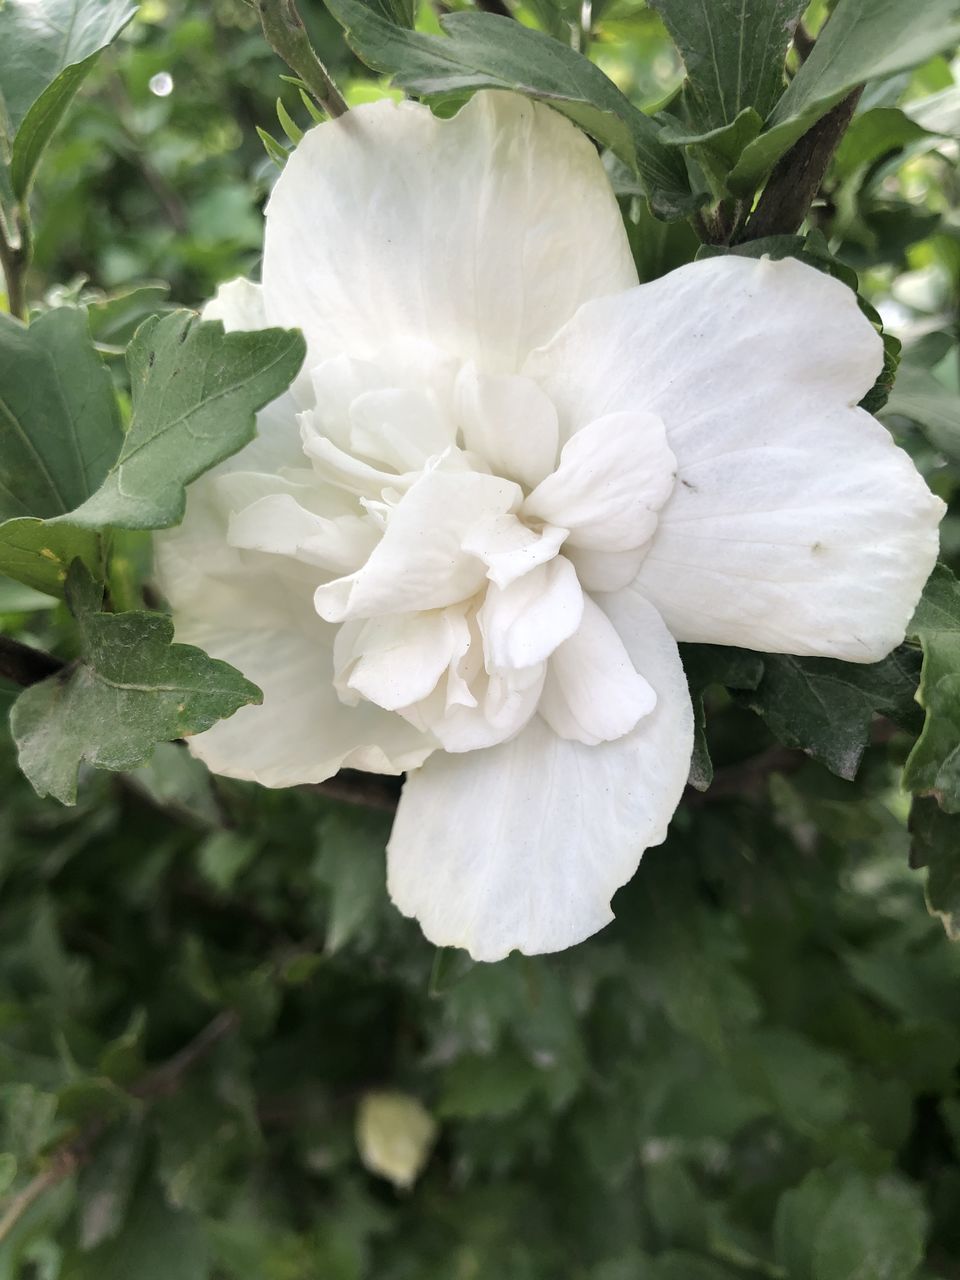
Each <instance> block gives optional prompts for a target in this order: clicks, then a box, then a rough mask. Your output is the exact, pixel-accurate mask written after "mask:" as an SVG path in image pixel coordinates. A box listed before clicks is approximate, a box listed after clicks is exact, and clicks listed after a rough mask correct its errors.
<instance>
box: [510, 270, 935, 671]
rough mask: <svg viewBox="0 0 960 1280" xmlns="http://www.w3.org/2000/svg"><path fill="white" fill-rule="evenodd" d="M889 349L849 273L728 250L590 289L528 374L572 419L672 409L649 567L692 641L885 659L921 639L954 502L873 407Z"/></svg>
mask: <svg viewBox="0 0 960 1280" xmlns="http://www.w3.org/2000/svg"><path fill="white" fill-rule="evenodd" d="M881 362H882V349H881V343H880V339H879V338H878V336H877V334H876V333H875V332H874V330H873V328H872V326H871V325H870V323H869V322H868V321H867V320H866V319H865V317H864V316H863V315H862V314H861V312H860V310H859V308H858V307H857V303H856V299H855V297H854V295H853V293H852V292H851V291H850V290H849V289H847V288H846V287H845V286H843V285H842V284H840V283H839V282H838V281H836V280H833V279H831V278H830V277H829V276H826V275H824V274H823V273H822V272H819V271H816V270H814V269H813V268H811V267H807V266H804V265H803V264H802V263H799V262H796V261H793V260H786V261H782V262H772V261H770V260H768V259H764V260H761V261H759V262H757V261H753V260H749V259H745V258H736V257H726V258H715V259H712V260H709V261H707V262H701V263H694V264H692V265H690V266H686V267H681V268H680V269H679V270H678V271H674V272H672V273H671V274H670V275H668V276H665V277H664V278H663V279H661V280H658V281H656V282H654V283H653V284H648V285H642V286H641V287H639V288H637V289H633V290H630V291H629V292H628V293H626V294H623V295H622V296H620V297H617V298H611V299H604V300H600V301H597V302H593V303H589V304H587V305H586V306H585V307H583V308H582V309H581V310H580V311H579V312H578V313H577V315H576V316H575V317H574V319H573V320H572V321H571V322H570V323H569V324H568V325H567V326H566V327H565V328H564V329H563V330H562V332H561V333H560V334H558V335H557V338H556V339H555V340H554V341H553V342H552V343H551V344H550V345H549V346H548V347H547V348H545V349H544V350H542V351H540V352H536V353H534V355H533V356H532V357H531V359H530V360H529V362H528V365H527V368H526V370H525V372H527V373H528V374H530V375H531V376H533V377H535V378H537V379H538V380H539V381H540V382H541V385H543V386H544V388H545V389H546V391H547V392H548V394H550V395H551V396H552V397H553V399H554V402H555V403H556V404H557V407H558V410H559V413H560V420H561V423H560V425H561V435H562V437H563V436H568V435H569V434H571V433H573V432H575V431H577V430H578V429H579V428H581V427H582V426H584V425H585V424H586V423H587V422H588V421H590V420H591V419H593V418H596V417H597V416H598V415H599V414H604V413H614V412H619V411H624V410H633V411H638V410H641V411H647V410H652V411H654V412H656V413H658V414H660V416H661V417H662V418H663V420H664V423H665V424H666V428H667V439H668V441H669V444H670V447H671V449H672V450H673V452H674V454H675V455H676V458H677V462H678V483H677V485H676V488H675V489H674V492H673V495H672V497H671V498H670V500H669V501H668V502H667V504H666V506H665V507H663V509H662V510H661V511H660V518H659V524H658V528H657V533H656V535H655V537H654V540H653V544H652V546H651V549H650V551H649V553H648V555H647V556H646V558H645V560H644V561H643V564H642V566H641V568H640V573H639V577H638V579H637V584H638V586H639V587H640V588H641V590H642V591H643V593H644V595H646V596H647V598H648V599H650V600H651V602H652V603H653V604H654V605H655V606H656V607H657V609H658V610H659V611H660V613H661V614H662V616H663V618H664V620H665V621H666V623H667V625H668V626H669V627H670V630H671V631H672V632H673V634H674V635H675V636H676V637H677V638H678V639H680V640H693V641H706V642H710V643H714V644H732V645H740V646H743V647H746V648H751V649H761V650H769V651H771V652H776V653H796V654H810V655H814V656H825V657H834V658H842V659H845V660H847V661H850V662H875V661H877V660H879V659H880V658H882V657H883V656H884V655H885V654H886V653H888V652H889V651H890V649H891V648H893V646H894V645H896V644H897V643H898V642H899V641H900V640H902V639H903V633H904V628H905V627H906V624H907V622H908V621H909V618H910V616H911V614H912V612H913V610H914V607H915V605H916V603H917V600H918V599H919V596H920V592H921V590H922V588H923V584H924V582H925V580H926V578H927V576H928V575H929V573H930V570H931V569H932V567H933V564H934V561H935V559H936V554H937V546H938V537H937V525H938V523H939V520H940V518H941V516H942V513H943V510H944V508H943V504H942V503H941V502H940V501H939V499H937V498H934V497H933V496H932V495H931V494H930V492H929V490H928V489H927V487H926V485H925V484H924V482H923V480H922V479H921V477H920V476H919V474H918V473H917V471H916V469H915V468H914V466H913V463H912V462H911V461H910V459H909V458H908V456H907V455H906V454H905V453H904V452H903V451H902V450H900V449H899V448H897V447H896V445H895V444H894V443H893V441H892V439H891V438H890V436H889V434H888V433H887V432H886V431H885V430H884V428H883V427H881V426H880V425H879V424H878V423H877V422H876V421H875V420H874V419H873V418H871V417H870V416H869V415H868V414H866V413H864V412H863V411H862V410H860V409H857V408H856V407H855V406H856V404H857V402H858V401H859V400H860V399H861V398H862V397H863V395H864V394H865V393H866V391H867V390H868V389H869V388H870V386H872V384H873V381H874V379H875V377H876V375H877V373H878V372H879V370H880V367H881Z"/></svg>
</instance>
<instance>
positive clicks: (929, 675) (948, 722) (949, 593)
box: [903, 565, 960, 813]
mask: <svg viewBox="0 0 960 1280" xmlns="http://www.w3.org/2000/svg"><path fill="white" fill-rule="evenodd" d="M910 634H913V635H916V636H918V637H919V639H920V642H921V644H922V645H923V671H922V674H921V677H920V689H919V692H918V694H917V699H918V701H919V702H920V705H921V706H922V707H923V709H924V710H925V712H926V719H925V720H924V724H923V732H922V733H921V735H920V738H919V740H918V742H917V744H916V746H915V747H914V748H913V750H912V751H911V753H910V756H909V758H908V760H907V763H906V765H905V767H904V771H903V785H904V786H905V787H908V788H909V789H910V790H911V791H915V792H919V793H920V794H921V795H932V796H935V797H936V799H937V800H938V801H939V803H940V805H941V806H942V808H944V809H945V810H946V811H947V813H960V583H958V582H957V580H956V578H954V576H953V574H952V573H951V572H950V571H949V569H947V568H946V566H945V565H938V566H937V568H936V570H935V571H934V573H933V574H932V576H931V578H930V580H929V582H928V583H927V586H926V589H925V591H924V594H923V598H922V599H921V601H920V604H919V606H918V607H917V611H916V614H915V615H914V618H913V621H912V622H911V624H910Z"/></svg>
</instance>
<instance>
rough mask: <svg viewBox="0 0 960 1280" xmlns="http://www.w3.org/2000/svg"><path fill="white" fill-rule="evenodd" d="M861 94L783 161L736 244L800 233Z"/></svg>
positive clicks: (838, 109)
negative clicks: (766, 237) (765, 237)
mask: <svg viewBox="0 0 960 1280" xmlns="http://www.w3.org/2000/svg"><path fill="white" fill-rule="evenodd" d="M862 93H863V85H860V86H859V87H858V88H856V89H854V90H853V92H852V93H850V94H848V95H847V96H846V97H845V98H844V99H843V101H842V102H838V103H837V105H836V106H835V107H834V108H833V110H832V111H829V112H828V113H827V114H826V115H825V116H824V117H823V119H822V120H818V121H817V123H816V124H815V125H814V126H813V128H812V129H808V130H807V132H806V133H805V134H804V135H803V137H802V138H799V139H798V140H797V141H796V142H795V143H794V145H793V146H792V147H791V148H790V150H789V151H788V152H787V153H786V155H785V156H782V157H781V158H780V160H779V161H778V162H777V164H776V166H775V168H774V170H773V173H771V175H770V177H769V179H768V180H767V185H766V186H765V187H764V189H763V195H762V196H761V197H760V200H759V202H758V204H757V207H756V209H754V211H753V213H752V214H751V215H750V219H749V221H748V222H747V224H746V226H745V227H744V229H743V231H742V232H741V234H740V235H739V236H737V237H736V238H735V241H734V243H736V244H743V243H744V242H745V241H747V240H761V239H763V237H764V236H791V235H793V234H794V233H795V232H797V231H799V229H800V225H801V223H802V222H803V220H804V218H805V217H806V216H807V214H808V212H809V211H810V206H811V205H812V204H813V201H814V198H815V196H816V194H817V192H818V191H819V190H820V183H821V182H822V181H823V175H824V174H825V173H826V171H827V165H828V164H829V163H830V161H831V159H832V158H833V153H834V152H835V151H836V149H837V147H838V146H839V144H840V139H841V138H842V137H843V135H844V133H845V132H846V129H847V125H848V124H849V123H850V121H851V119H852V118H853V113H854V111H855V110H856V108H857V103H858V102H859V101H860V95H861V94H862Z"/></svg>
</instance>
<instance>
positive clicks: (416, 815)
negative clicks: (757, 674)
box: [388, 589, 693, 960]
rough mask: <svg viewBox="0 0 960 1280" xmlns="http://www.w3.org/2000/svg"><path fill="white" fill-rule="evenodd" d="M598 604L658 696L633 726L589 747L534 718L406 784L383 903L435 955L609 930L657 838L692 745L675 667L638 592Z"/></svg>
mask: <svg viewBox="0 0 960 1280" xmlns="http://www.w3.org/2000/svg"><path fill="white" fill-rule="evenodd" d="M601 604H602V607H603V608H604V610H605V611H606V612H607V613H608V614H609V616H610V618H611V621H612V622H613V623H614V625H615V626H616V628H617V630H618V632H619V633H620V635H621V637H622V638H623V640H624V643H625V644H626V646H627V650H628V652H629V655H630V659H631V661H632V662H633V664H634V666H635V668H636V669H637V670H638V671H642V672H643V674H644V676H645V678H646V679H647V680H648V681H649V682H650V684H651V685H652V686H653V688H654V690H655V692H656V695H657V705H656V707H655V708H654V710H653V711H652V712H651V713H650V714H649V715H647V716H644V717H643V719H642V720H640V722H639V723H638V725H637V727H636V728H635V729H633V730H632V731H631V732H630V733H628V734H627V735H626V736H625V737H623V738H619V739H617V741H615V742H607V743H602V744H601V745H600V746H596V747H587V746H584V745H583V744H582V743H579V742H571V741H569V740H565V739H563V738H560V737H558V736H557V735H556V734H555V733H554V732H553V731H552V730H551V729H550V728H549V727H548V726H547V725H546V723H545V722H544V721H543V720H542V719H541V718H540V717H539V716H535V717H534V718H533V719H532V720H531V721H530V723H529V724H528V726H527V727H526V728H525V729H524V731H523V732H522V733H520V734H519V735H518V736H517V737H516V738H514V739H512V740H511V741H510V742H508V743H506V744H504V745H501V746H498V747H493V748H492V749H490V750H488V751H477V752H473V753H471V754H469V755H463V756H455V755H450V754H446V753H437V754H436V755H435V756H432V757H431V759H430V760H428V761H427V763H426V764H425V765H424V766H423V768H422V769H419V770H417V771H416V772H415V773H411V774H410V775H409V776H408V778H407V781H406V784H405V786H404V791H403V796H402V798H401V801H400V808H399V810H398V812H397V817H396V821H395V822H394V827H393V834H392V836H391V838H390V844H389V847H388V883H389V889H390V896H391V897H392V898H393V901H394V902H395V903H396V905H397V907H399V909H400V910H401V911H402V912H403V913H404V914H405V915H409V916H416V918H417V919H418V920H419V922H420V925H421V927H422V928H423V931H424V933H425V934H426V936H427V937H428V938H429V940H430V941H431V942H433V943H435V944H436V945H437V946H453V947H464V948H466V950H468V951H469V952H470V954H471V955H472V956H473V957H474V959H477V960H500V959H502V958H503V957H504V956H506V955H507V954H508V953H509V952H510V951H512V950H515V949H516V950H519V951H523V952H525V953H527V954H536V953H539V952H545V951H560V950H562V949H563V948H564V947H569V946H573V945H574V944H575V943H577V942H581V941H582V940H583V939H584V938H586V937H589V936H590V934H592V933H595V932H596V931H597V930H598V929H601V928H603V926H604V925H605V924H607V923H609V921H610V920H611V919H612V918H613V913H612V911H611V908H610V899H611V897H612V895H613V893H614V891H615V890H616V889H617V888H618V887H619V886H620V885H622V884H624V883H625V882H626V881H627V880H629V879H630V877H631V876H632V875H633V873H634V871H635V870H636V867H637V864H638V862H639V860H640V855H641V853H642V852H643V850H644V849H645V848H648V847H649V846H650V845H654V844H659V843H660V841H661V840H663V838H664V836H665V835H666V831H667V825H668V823H669V821H670V818H671V816H672V814H673V811H674V809H675V808H676V806H677V803H678V801H679V799H680V796H681V794H682V792H683V787H684V784H685V782H686V779H687V774H688V772H689V767H690V753H691V749H692V745H693V711H692V708H691V705H690V696H689V694H688V692H687V683H686V679H685V677H684V674H683V668H682V667H681V665H680V659H679V655H678V653H677V647H676V644H675V642H674V641H673V639H672V637H671V636H670V634H669V633H668V631H667V629H666V627H665V626H664V625H663V623H662V621H661V620H660V618H659V617H658V616H657V614H656V611H655V610H653V609H652V608H651V607H650V606H649V605H648V604H647V603H646V602H645V601H644V600H643V599H642V598H641V597H640V596H639V595H638V594H637V593H636V592H635V591H634V590H632V589H630V590H627V591H623V592H620V593H619V594H618V595H616V596H611V597H606V598H604V599H603V600H602V601H601Z"/></svg>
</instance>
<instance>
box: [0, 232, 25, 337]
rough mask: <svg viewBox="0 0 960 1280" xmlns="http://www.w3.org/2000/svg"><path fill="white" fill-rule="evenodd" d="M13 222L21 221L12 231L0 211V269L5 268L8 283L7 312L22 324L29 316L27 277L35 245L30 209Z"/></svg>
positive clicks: (5, 277) (4, 273)
mask: <svg viewBox="0 0 960 1280" xmlns="http://www.w3.org/2000/svg"><path fill="white" fill-rule="evenodd" d="M13 218H14V219H18V221H15V222H14V223H13V226H12V227H11V225H10V224H9V223H8V222H7V219H6V216H5V215H4V212H3V210H2V209H0V267H2V268H3V276H4V279H5V280H6V282H7V309H8V310H9V312H10V314H11V315H12V316H16V317H17V319H18V320H26V319H27V318H28V315H29V313H28V311H27V295H26V274H27V267H28V266H29V265H30V256H31V253H32V249H33V243H32V238H31V235H30V223H29V220H28V218H27V212H26V209H25V208H24V207H23V206H21V207H20V210H19V216H18V213H17V212H16V211H15V212H14V213H13Z"/></svg>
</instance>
